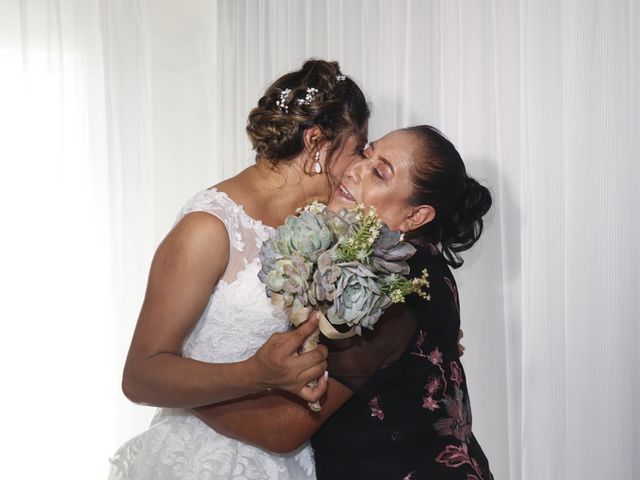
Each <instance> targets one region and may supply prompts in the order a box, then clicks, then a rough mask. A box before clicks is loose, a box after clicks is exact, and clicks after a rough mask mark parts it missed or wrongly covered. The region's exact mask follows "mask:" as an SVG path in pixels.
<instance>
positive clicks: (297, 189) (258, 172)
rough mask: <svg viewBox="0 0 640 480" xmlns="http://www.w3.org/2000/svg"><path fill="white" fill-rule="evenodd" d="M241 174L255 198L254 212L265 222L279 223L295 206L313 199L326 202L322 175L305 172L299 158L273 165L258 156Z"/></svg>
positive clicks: (324, 181) (292, 211) (305, 203)
mask: <svg viewBox="0 0 640 480" xmlns="http://www.w3.org/2000/svg"><path fill="white" fill-rule="evenodd" d="M244 173H245V175H246V176H247V178H246V181H247V183H248V184H250V185H252V188H251V190H253V194H254V195H255V199H256V200H258V202H257V203H254V208H255V215H256V216H257V217H260V219H261V220H262V221H263V223H266V224H268V225H272V226H276V225H281V224H282V223H284V220H285V219H286V217H287V215H293V214H295V211H296V209H297V208H299V207H302V206H304V205H307V204H308V203H310V202H312V201H313V200H320V201H326V198H325V197H326V195H327V189H328V185H327V182H326V178H325V177H324V175H314V176H310V175H309V174H307V173H305V172H304V163H303V162H302V159H292V160H289V161H287V162H280V163H279V164H278V165H276V166H274V165H272V164H271V162H269V161H268V160H262V159H261V160H258V161H257V162H256V164H255V165H253V166H251V167H249V168H247V169H246V170H245V172H244Z"/></svg>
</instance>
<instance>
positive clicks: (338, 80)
mask: <svg viewBox="0 0 640 480" xmlns="http://www.w3.org/2000/svg"><path fill="white" fill-rule="evenodd" d="M346 79H347V76H346V75H336V82H343V81H344V80H346Z"/></svg>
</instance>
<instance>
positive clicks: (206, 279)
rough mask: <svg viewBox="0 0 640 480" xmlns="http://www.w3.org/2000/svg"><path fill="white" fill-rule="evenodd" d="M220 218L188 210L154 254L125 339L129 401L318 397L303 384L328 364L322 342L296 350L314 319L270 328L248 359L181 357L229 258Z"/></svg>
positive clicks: (182, 403)
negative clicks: (281, 392)
mask: <svg viewBox="0 0 640 480" xmlns="http://www.w3.org/2000/svg"><path fill="white" fill-rule="evenodd" d="M228 252H229V239H228V236H227V232H226V228H225V226H224V224H223V223H222V222H221V221H220V220H219V219H218V218H216V217H214V216H212V215H210V214H208V213H202V212H197V213H191V214H189V215H186V216H185V217H184V218H183V219H182V220H181V221H180V222H179V223H178V224H177V225H176V226H175V227H174V229H173V230H172V231H171V232H170V233H169V234H168V235H167V237H166V238H165V239H164V240H163V241H162V243H161V244H160V246H159V247H158V250H157V252H156V254H155V256H154V259H153V262H152V265H151V271H150V273H149V280H148V285H147V292H146V295H145V299H144V303H143V306H142V309H141V312H140V316H139V318H138V323H137V325H136V329H135V332H134V335H133V339H132V341H131V346H130V349H129V354H128V356H127V361H126V364H125V368H124V374H123V380H122V388H123V391H124V393H125V395H126V396H127V397H128V398H129V399H130V400H132V401H134V402H137V403H144V404H150V405H156V406H163V407H182V408H193V407H198V406H201V405H208V404H212V403H218V402H222V401H225V400H229V399H232V398H237V397H241V396H245V395H250V394H255V393H257V392H261V391H264V390H266V389H267V388H271V387H279V388H283V389H285V390H287V391H289V392H292V393H295V394H297V395H300V396H301V397H303V398H304V399H305V400H308V401H314V400H317V399H318V398H319V397H320V396H321V395H322V394H323V388H324V387H321V388H317V389H314V390H311V389H309V388H308V387H306V386H305V384H306V383H307V382H308V381H310V380H312V379H314V378H317V377H319V376H321V375H322V374H323V373H324V371H325V369H326V362H325V357H326V349H324V348H319V349H316V350H314V351H311V352H308V353H305V354H303V355H298V354H297V353H296V352H297V348H298V346H299V345H300V344H301V343H302V341H303V340H304V338H305V337H306V336H308V335H309V334H310V333H311V332H312V331H313V330H314V328H315V326H316V320H311V321H309V322H306V323H305V324H304V325H303V326H302V327H301V328H300V329H297V330H294V331H293V332H290V333H286V334H274V335H273V336H272V337H271V338H270V339H269V340H268V341H267V342H266V343H265V345H263V346H262V347H261V348H260V349H259V350H258V352H257V353H256V354H255V355H254V356H253V357H251V358H249V359H247V360H245V361H242V362H236V363H226V364H211V363H206V362H200V361H197V360H192V359H188V358H183V357H182V356H181V351H182V346H183V343H184V340H185V339H186V338H187V336H188V335H189V333H190V332H191V330H192V329H193V327H194V326H195V324H196V322H197V321H198V319H199V318H200V316H201V315H202V312H203V311H204V309H205V308H206V306H207V303H208V302H209V298H210V295H211V292H212V291H213V289H214V287H215V286H216V284H217V283H218V280H219V279H220V277H221V275H222V274H223V273H224V271H225V269H226V267H227V263H228Z"/></svg>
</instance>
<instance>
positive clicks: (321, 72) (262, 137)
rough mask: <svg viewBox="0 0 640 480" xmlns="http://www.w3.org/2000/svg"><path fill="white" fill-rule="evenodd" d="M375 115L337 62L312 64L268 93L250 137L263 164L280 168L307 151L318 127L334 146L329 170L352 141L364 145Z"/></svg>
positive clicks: (251, 122) (252, 118)
mask: <svg viewBox="0 0 640 480" xmlns="http://www.w3.org/2000/svg"><path fill="white" fill-rule="evenodd" d="M369 115H370V110H369V106H368V105H367V101H366V99H365V97H364V94H363V93H362V90H360V88H359V87H358V85H356V83H355V82H354V81H353V80H351V79H350V78H349V77H348V76H346V75H343V74H342V72H341V71H340V65H339V64H338V62H327V61H324V60H307V61H306V62H305V63H304V65H303V66H302V68H301V69H300V70H297V71H294V72H290V73H287V74H286V75H283V76H282V77H280V78H278V79H277V80H276V81H275V82H273V84H272V85H271V86H270V87H269V88H267V90H266V92H265V93H264V96H263V97H262V98H260V100H259V101H258V106H257V107H255V108H254V109H253V110H251V112H250V113H249V118H248V119H247V134H248V135H249V139H250V140H251V144H252V145H253V149H254V150H255V151H256V154H257V157H258V158H264V159H267V160H269V161H270V162H271V163H272V164H273V165H276V164H277V163H278V162H280V161H282V160H286V159H289V158H291V157H293V156H295V155H298V154H299V153H301V152H302V151H303V150H304V131H305V130H306V129H307V128H310V127H313V126H316V125H317V126H318V127H320V129H321V130H322V132H323V134H324V139H325V140H327V141H329V142H330V144H329V149H328V157H329V158H328V159H327V165H328V164H329V160H330V158H331V156H332V154H333V153H335V152H336V151H337V150H338V149H339V148H340V147H341V146H342V145H343V142H344V140H345V139H346V138H347V137H348V136H350V135H352V134H353V135H356V136H357V137H358V139H359V140H360V142H361V143H362V144H363V145H364V143H365V142H366V137H367V122H368V120H369Z"/></svg>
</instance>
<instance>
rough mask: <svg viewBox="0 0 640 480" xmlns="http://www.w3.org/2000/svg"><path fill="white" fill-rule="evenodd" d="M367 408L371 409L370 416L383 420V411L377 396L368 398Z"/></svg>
mask: <svg viewBox="0 0 640 480" xmlns="http://www.w3.org/2000/svg"><path fill="white" fill-rule="evenodd" d="M369 408H370V409H371V416H372V417H376V418H377V419H378V420H384V412H383V411H382V410H381V409H380V405H378V397H373V398H372V399H371V400H369Z"/></svg>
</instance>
